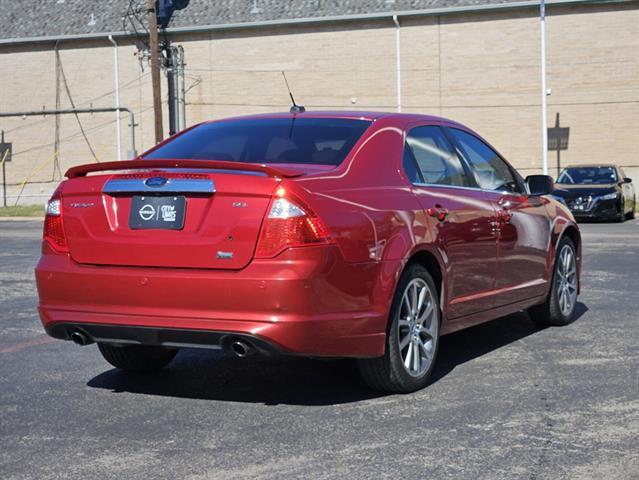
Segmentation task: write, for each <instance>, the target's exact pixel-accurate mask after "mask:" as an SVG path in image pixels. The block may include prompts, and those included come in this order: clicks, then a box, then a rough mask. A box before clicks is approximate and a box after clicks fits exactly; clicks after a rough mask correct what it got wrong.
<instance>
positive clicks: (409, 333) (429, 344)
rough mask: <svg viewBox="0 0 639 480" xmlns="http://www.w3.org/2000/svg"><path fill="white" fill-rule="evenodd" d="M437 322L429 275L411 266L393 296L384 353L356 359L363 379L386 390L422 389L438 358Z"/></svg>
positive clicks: (415, 266)
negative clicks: (374, 356)
mask: <svg viewBox="0 0 639 480" xmlns="http://www.w3.org/2000/svg"><path fill="white" fill-rule="evenodd" d="M440 323H441V313H440V310H439V304H438V301H437V289H436V288H435V283H434V282H433V279H432V277H431V276H430V274H429V273H428V271H427V270H426V269H425V268H424V267H422V266H421V265H410V266H409V267H408V268H407V269H406V271H405V272H404V273H403V275H402V277H401V278H400V281H399V284H398V286H397V290H396V292H395V296H394V298H393V304H392V307H391V313H390V318H389V326H388V333H387V335H386V350H385V352H384V356H383V357H379V358H372V359H363V360H359V361H358V365H359V370H360V372H361V375H362V377H363V379H364V381H365V382H366V383H367V384H368V385H369V386H370V387H371V388H373V389H375V390H382V391H386V392H396V393H409V392H414V391H415V390H419V389H421V388H424V387H425V386H426V385H427V384H428V380H429V378H430V376H431V373H432V371H433V367H434V365H435V359H436V358H437V350H438V347H439V327H440Z"/></svg>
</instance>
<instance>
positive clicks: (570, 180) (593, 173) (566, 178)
mask: <svg viewBox="0 0 639 480" xmlns="http://www.w3.org/2000/svg"><path fill="white" fill-rule="evenodd" d="M616 182H617V172H615V168H614V167H569V168H564V169H563V171H562V172H561V174H560V175H559V178H558V179H557V183H564V184H569V185H579V184H584V185H588V184H593V185H597V184H599V185H602V184H608V183H616Z"/></svg>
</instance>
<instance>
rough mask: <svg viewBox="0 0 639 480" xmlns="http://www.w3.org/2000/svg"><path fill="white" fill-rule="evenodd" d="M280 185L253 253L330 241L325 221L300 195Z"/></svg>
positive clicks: (266, 253)
mask: <svg viewBox="0 0 639 480" xmlns="http://www.w3.org/2000/svg"><path fill="white" fill-rule="evenodd" d="M285 193H286V192H285V191H284V189H282V188H279V189H278V191H277V192H276V197H275V198H274V199H273V200H272V201H271V205H270V209H269V213H268V215H267V216H266V219H265V220H264V223H263V224H262V231H261V233H260V239H259V242H258V244H257V249H256V251H255V256H256V257H257V258H272V257H274V256H276V255H278V254H279V253H281V252H282V251H284V250H286V249H287V248H291V247H303V246H308V245H318V244H326V243H332V242H333V240H332V239H331V237H330V235H329V233H328V229H327V228H326V225H324V222H322V220H321V219H320V218H319V217H318V216H317V215H315V213H314V212H313V211H312V210H311V209H310V208H309V207H308V206H307V205H305V204H304V203H303V202H302V201H300V200H299V199H295V200H293V199H292V198H285V197H284V195H285Z"/></svg>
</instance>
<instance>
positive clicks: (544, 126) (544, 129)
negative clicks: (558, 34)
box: [539, 0, 548, 175]
mask: <svg viewBox="0 0 639 480" xmlns="http://www.w3.org/2000/svg"><path fill="white" fill-rule="evenodd" d="M539 13H540V20H541V135H542V142H541V143H542V149H543V151H542V161H543V172H544V175H548V112H547V110H548V107H547V96H548V89H547V88H546V3H545V1H544V0H541V3H540V12H539Z"/></svg>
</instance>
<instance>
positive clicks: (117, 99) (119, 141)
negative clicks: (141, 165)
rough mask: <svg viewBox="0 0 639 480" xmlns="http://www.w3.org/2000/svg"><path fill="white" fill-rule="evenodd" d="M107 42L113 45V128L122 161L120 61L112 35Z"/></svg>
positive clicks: (119, 157) (119, 158)
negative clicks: (114, 110) (114, 109)
mask: <svg viewBox="0 0 639 480" xmlns="http://www.w3.org/2000/svg"><path fill="white" fill-rule="evenodd" d="M109 42H111V43H112V44H113V59H114V62H115V67H114V75H115V108H116V109H117V110H116V112H115V128H116V130H117V132H116V133H117V137H116V138H117V147H118V160H122V137H121V133H120V61H119V58H118V44H117V43H116V41H115V39H114V38H113V35H109Z"/></svg>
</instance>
